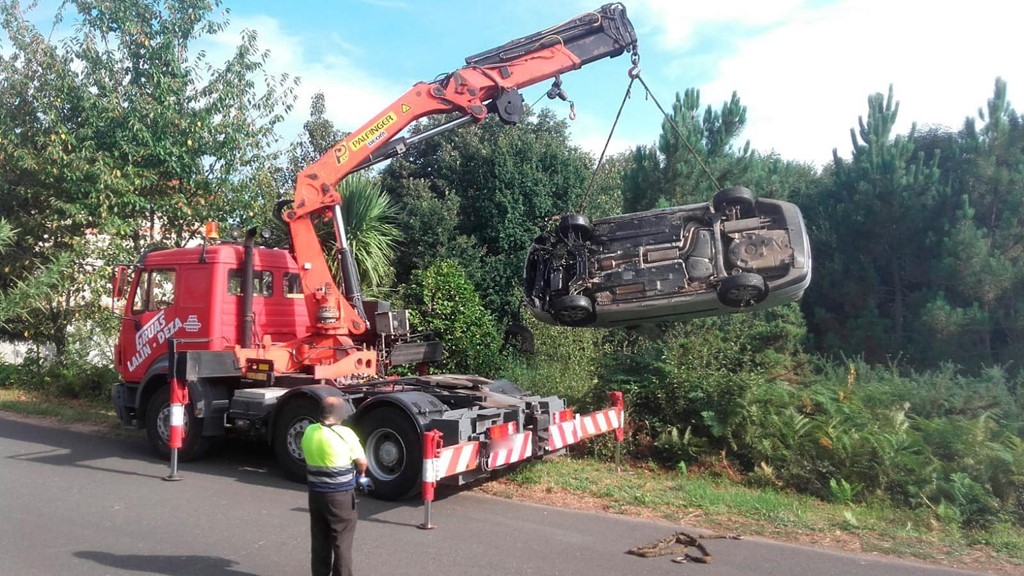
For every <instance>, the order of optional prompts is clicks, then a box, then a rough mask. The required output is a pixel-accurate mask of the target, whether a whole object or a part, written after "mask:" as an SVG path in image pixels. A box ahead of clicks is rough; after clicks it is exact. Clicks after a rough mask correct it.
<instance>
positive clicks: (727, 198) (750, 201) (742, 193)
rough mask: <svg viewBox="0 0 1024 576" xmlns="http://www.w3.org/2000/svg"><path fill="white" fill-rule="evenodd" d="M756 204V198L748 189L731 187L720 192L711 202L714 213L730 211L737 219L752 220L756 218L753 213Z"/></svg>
mask: <svg viewBox="0 0 1024 576" xmlns="http://www.w3.org/2000/svg"><path fill="white" fill-rule="evenodd" d="M756 204H757V198H756V197H755V196H754V193H753V192H751V191H750V189H749V188H744V187H743V186H733V187H732V188H726V189H725V190H720V191H719V192H718V193H716V194H715V197H714V198H713V199H712V201H711V205H712V206H713V207H714V209H715V212H729V211H730V210H732V211H734V212H735V213H736V217H738V218H753V217H754V216H756V215H757V214H756V213H755V211H754V206H755V205H756Z"/></svg>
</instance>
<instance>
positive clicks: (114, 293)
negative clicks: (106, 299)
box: [110, 264, 130, 302]
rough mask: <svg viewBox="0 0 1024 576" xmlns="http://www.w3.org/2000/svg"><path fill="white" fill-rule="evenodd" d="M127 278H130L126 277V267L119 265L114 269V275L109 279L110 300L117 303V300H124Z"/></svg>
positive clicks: (126, 290)
mask: <svg viewBox="0 0 1024 576" xmlns="http://www.w3.org/2000/svg"><path fill="white" fill-rule="evenodd" d="M129 278H130V277H129V276H128V267H127V266H125V265H124V264H121V265H120V266H118V267H117V268H116V269H114V275H113V277H112V278H111V279H110V284H111V292H110V296H111V300H113V301H114V302H117V301H118V300H122V299H124V297H125V294H126V293H127V292H128V279H129Z"/></svg>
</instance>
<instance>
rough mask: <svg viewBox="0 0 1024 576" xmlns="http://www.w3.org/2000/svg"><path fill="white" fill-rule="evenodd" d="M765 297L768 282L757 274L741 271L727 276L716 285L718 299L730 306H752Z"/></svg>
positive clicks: (766, 295)
mask: <svg viewBox="0 0 1024 576" xmlns="http://www.w3.org/2000/svg"><path fill="white" fill-rule="evenodd" d="M767 297H768V283H767V282H766V281H765V279H764V278H763V277H762V276H760V275H759V274H751V273H749V272H743V273H741V274H736V275H735V276H728V277H726V279H725V280H723V281H722V283H721V284H720V285H719V286H718V300H719V301H720V302H721V303H722V304H724V305H726V306H729V307H730V308H743V307H744V306H752V305H754V304H757V303H759V302H763V301H764V299H765V298H767Z"/></svg>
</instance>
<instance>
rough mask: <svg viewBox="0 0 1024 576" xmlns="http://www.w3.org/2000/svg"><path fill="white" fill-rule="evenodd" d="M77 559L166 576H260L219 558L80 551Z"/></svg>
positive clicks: (230, 561) (76, 554) (77, 553)
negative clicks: (236, 567)
mask: <svg viewBox="0 0 1024 576" xmlns="http://www.w3.org/2000/svg"><path fill="white" fill-rule="evenodd" d="M74 555H75V557H76V558H82V559H84V560H91V561H93V562H95V563H97V564H102V565H103V566H107V567H110V568H117V569H118V570H130V571H133V572H146V573H147V574H165V575H166V576H258V575H257V574H253V573H252V572H242V571H240V570H233V569H232V566H234V565H235V564H238V562H235V561H234V560H229V559H227V558H220V557H218V556H160V555H146V554H112V553H110V552H100V551H98V550H80V551H78V552H75V554H74Z"/></svg>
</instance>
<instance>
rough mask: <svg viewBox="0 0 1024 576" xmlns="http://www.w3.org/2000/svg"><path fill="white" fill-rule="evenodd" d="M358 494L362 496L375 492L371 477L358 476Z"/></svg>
mask: <svg viewBox="0 0 1024 576" xmlns="http://www.w3.org/2000/svg"><path fill="white" fill-rule="evenodd" d="M356 492H359V493H360V494H369V493H370V492H373V480H370V477H369V476H367V475H365V474H361V475H360V476H358V477H357V478H356Z"/></svg>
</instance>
